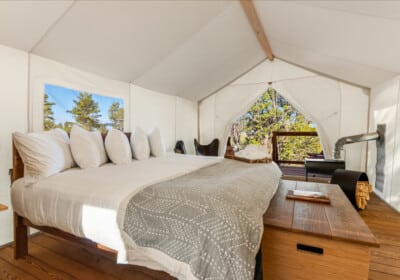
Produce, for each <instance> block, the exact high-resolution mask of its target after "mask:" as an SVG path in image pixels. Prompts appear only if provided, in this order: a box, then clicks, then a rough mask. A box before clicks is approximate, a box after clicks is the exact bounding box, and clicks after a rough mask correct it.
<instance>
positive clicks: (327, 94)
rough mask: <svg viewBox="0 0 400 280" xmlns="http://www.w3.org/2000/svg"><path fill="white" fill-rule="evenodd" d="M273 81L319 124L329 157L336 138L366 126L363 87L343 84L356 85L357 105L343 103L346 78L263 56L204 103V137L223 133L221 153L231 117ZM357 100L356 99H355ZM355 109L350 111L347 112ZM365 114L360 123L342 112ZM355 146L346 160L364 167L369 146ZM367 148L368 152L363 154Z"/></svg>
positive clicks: (281, 91) (353, 165)
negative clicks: (264, 58) (345, 117)
mask: <svg viewBox="0 0 400 280" xmlns="http://www.w3.org/2000/svg"><path fill="white" fill-rule="evenodd" d="M269 82H272V87H274V88H275V89H276V90H277V91H278V92H279V93H280V94H281V95H282V96H283V97H285V98H286V99H287V100H288V101H289V102H290V103H291V104H292V105H293V106H295V107H296V108H297V109H298V110H299V111H300V112H302V113H303V114H304V115H305V116H306V117H308V118H309V119H310V120H312V121H313V122H314V123H315V124H316V125H317V129H318V134H319V137H320V140H321V144H322V146H323V149H324V154H325V156H326V157H327V158H331V156H332V151H333V146H334V143H335V142H336V140H337V139H338V138H339V137H341V136H344V135H343V133H345V134H346V135H349V134H355V133H362V132H366V131H367V121H366V120H367V118H366V116H367V113H368V102H365V101H366V100H367V99H368V96H367V95H366V94H365V93H364V91H363V90H361V89H360V88H357V87H353V86H350V85H345V86H346V90H347V91H352V90H353V92H354V93H353V95H351V96H352V97H353V98H354V97H355V100H353V102H354V101H355V102H357V106H355V108H354V109H351V108H347V107H345V106H343V104H342V102H343V93H342V84H343V83H341V82H338V81H336V80H333V79H329V78H326V77H322V76H318V75H315V74H313V73H311V72H308V71H305V70H302V69H301V68H298V67H296V66H293V65H290V64H288V63H285V62H283V61H280V60H276V61H274V62H272V63H271V62H269V61H265V62H264V63H262V64H260V65H259V66H257V67H256V68H255V69H253V70H252V71H250V72H249V73H247V74H246V75H244V76H243V77H241V78H240V79H238V80H236V81H234V82H233V83H232V84H230V85H229V86H227V87H225V88H224V89H222V90H220V91H219V92H217V93H216V94H215V95H214V96H211V97H209V98H207V99H205V100H203V101H202V102H201V103H200V139H201V141H202V142H203V143H207V142H209V141H211V140H212V139H213V138H219V139H220V141H221V143H222V145H221V147H220V150H219V153H220V154H223V153H224V151H225V147H226V139H227V137H228V135H229V133H230V128H231V125H232V123H234V122H235V121H236V120H237V119H238V118H239V117H240V116H241V115H243V114H244V113H245V112H246V111H247V110H248V109H249V108H250V107H251V106H252V105H253V104H254V102H255V101H256V100H257V98H259V96H260V95H261V94H262V93H263V92H264V91H265V90H266V89H267V88H268V87H269ZM357 100H358V101H357ZM349 110H351V112H348V111H349ZM349 113H350V114H352V115H354V116H357V115H362V116H363V117H364V114H365V118H364V119H365V121H364V122H361V123H357V124H353V123H352V124H351V125H350V124H348V123H346V122H342V115H344V114H346V115H348V114H349ZM362 145H363V144H361V145H358V144H357V146H355V147H352V149H351V150H349V154H346V155H345V156H346V160H347V161H348V166H350V167H352V168H355V169H356V170H364V155H365V147H364V146H362ZM363 151H364V154H363Z"/></svg>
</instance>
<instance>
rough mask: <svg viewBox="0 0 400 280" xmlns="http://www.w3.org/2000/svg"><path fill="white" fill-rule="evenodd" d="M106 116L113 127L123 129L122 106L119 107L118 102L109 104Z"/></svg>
mask: <svg viewBox="0 0 400 280" xmlns="http://www.w3.org/2000/svg"><path fill="white" fill-rule="evenodd" d="M108 118H109V119H110V121H111V124H112V127H113V128H116V129H119V130H121V131H123V130H124V108H121V107H120V105H119V103H118V102H113V103H112V104H111V106H110V108H109V109H108Z"/></svg>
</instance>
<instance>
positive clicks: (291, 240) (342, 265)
mask: <svg viewBox="0 0 400 280" xmlns="http://www.w3.org/2000/svg"><path fill="white" fill-rule="evenodd" d="M262 254H263V278H264V280H267V279H270V280H273V279H304V280H305V279H311V280H318V279H323V280H330V279H349V280H350V279H351V280H359V279H360V280H361V279H362V280H366V279H368V271H369V258H370V248H369V247H368V246H364V245H360V244H356V243H350V242H344V241H338V240H332V239H328V238H323V237H317V236H312V235H306V234H302V233H295V232H289V231H285V230H279V229H274V228H269V227H266V228H265V230H264V236H263V241H262Z"/></svg>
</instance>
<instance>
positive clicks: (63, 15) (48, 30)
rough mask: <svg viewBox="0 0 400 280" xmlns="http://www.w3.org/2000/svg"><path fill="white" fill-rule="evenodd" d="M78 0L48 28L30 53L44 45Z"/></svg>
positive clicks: (74, 0)
mask: <svg viewBox="0 0 400 280" xmlns="http://www.w3.org/2000/svg"><path fill="white" fill-rule="evenodd" d="M76 2H77V0H72V2H71V3H70V5H69V6H68V7H67V8H66V9H65V11H64V12H63V13H62V14H61V15H60V16H59V17H58V18H57V19H56V20H55V21H54V22H53V23H52V24H51V25H50V26H49V28H47V30H46V31H45V32H44V33H43V35H42V36H41V37H40V38H39V40H38V41H37V42H36V43H35V44H34V45H33V47H32V48H31V49H30V50H29V51H28V53H33V52H34V51H35V49H36V48H37V47H38V46H39V45H40V43H42V41H43V40H44V39H45V38H46V36H47V35H48V34H49V33H50V32H51V31H52V30H53V29H54V28H55V27H56V26H57V25H58V24H59V23H60V22H61V20H62V19H63V18H64V17H65V16H66V15H67V14H68V13H69V12H70V11H71V9H72V8H73V6H74V5H75V4H76Z"/></svg>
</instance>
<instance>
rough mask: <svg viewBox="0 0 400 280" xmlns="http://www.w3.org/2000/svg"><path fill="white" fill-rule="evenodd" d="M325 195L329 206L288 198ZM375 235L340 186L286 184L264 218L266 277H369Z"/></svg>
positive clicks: (314, 278) (280, 187)
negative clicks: (304, 192) (303, 193)
mask: <svg viewBox="0 0 400 280" xmlns="http://www.w3.org/2000/svg"><path fill="white" fill-rule="evenodd" d="M295 189H298V190H310V191H321V192H324V193H326V194H327V195H328V196H329V198H330V200H331V204H321V203H315V202H305V201H299V200H291V199H286V194H287V191H288V190H295ZM371 247H379V244H378V242H377V240H376V238H375V236H374V235H373V234H372V233H371V231H370V230H369V228H368V226H367V225H366V224H365V223H364V221H363V220H362V219H361V217H360V216H359V214H358V213H357V211H356V210H355V209H354V208H353V206H352V205H351V203H350V202H349V200H348V199H347V197H346V196H345V195H344V193H343V191H342V190H341V189H340V187H339V186H338V185H330V184H320V183H310V182H297V181H285V180H282V181H281V184H280V186H279V188H278V190H277V193H276V195H275V197H274V199H273V200H272V201H271V204H270V206H269V208H268V210H267V212H266V213H265V214H264V236H263V241H262V258H263V279H264V280H266V279H270V280H273V279H304V280H305V279H312V280H318V279H324V280H330V279H352V280H358V279H360V280H361V279H363V280H365V279H368V271H369V259H370V248H371Z"/></svg>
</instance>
